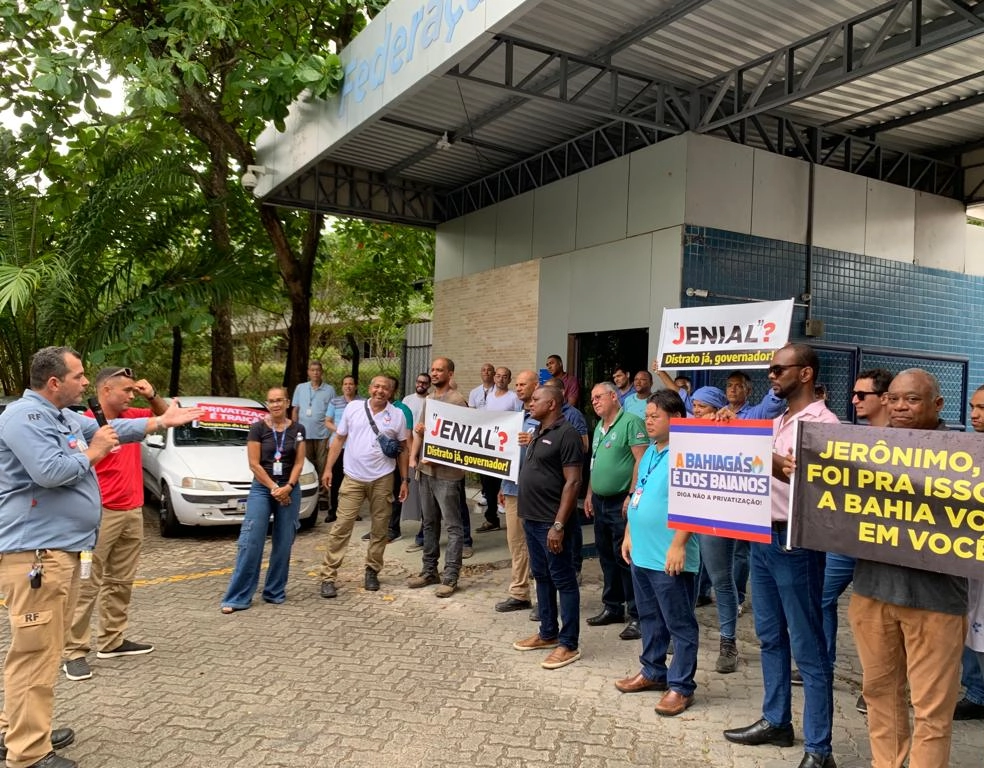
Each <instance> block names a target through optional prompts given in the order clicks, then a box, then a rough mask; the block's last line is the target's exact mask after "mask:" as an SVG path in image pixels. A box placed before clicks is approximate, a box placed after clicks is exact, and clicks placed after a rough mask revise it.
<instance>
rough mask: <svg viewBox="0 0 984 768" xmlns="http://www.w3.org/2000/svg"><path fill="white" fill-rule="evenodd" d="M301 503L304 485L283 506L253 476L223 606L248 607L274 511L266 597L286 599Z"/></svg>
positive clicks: (272, 600) (267, 600)
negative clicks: (234, 565) (288, 573)
mask: <svg viewBox="0 0 984 768" xmlns="http://www.w3.org/2000/svg"><path fill="white" fill-rule="evenodd" d="M300 507H301V488H300V486H295V488H294V490H293V491H292V492H291V494H290V504H288V505H287V506H286V507H285V506H282V505H281V504H280V503H279V502H278V501H276V500H274V498H273V496H271V495H270V489H269V488H267V487H266V486H265V485H263V484H262V483H260V482H259V481H257V480H253V483H252V485H250V488H249V496H247V497H246V517H244V518H243V526H242V528H240V530H239V545H238V547H239V549H238V551H237V553H236V567H235V568H234V569H233V571H232V578H231V579H230V580H229V587H228V589H226V593H225V597H223V598H222V607H223V608H235V609H236V610H237V611H241V610H243V609H244V608H249V604H250V603H251V602H252V601H253V593H254V592H256V587H257V585H258V584H259V582H260V561H261V560H262V559H263V544H264V542H265V541H266V533H267V526H268V525H269V524H270V515H273V544H272V546H271V548H270V565H269V566H268V568H267V575H266V582H265V583H264V585H263V599H264V600H265V601H266V602H268V603H282V602H284V600H286V599H287V572H288V569H289V568H290V549H291V547H292V546H293V545H294V535H295V534H296V533H297V529H298V528H299V527H300V523H299V522H298V519H297V515H298V511H299V510H300Z"/></svg>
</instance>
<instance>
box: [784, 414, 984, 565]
mask: <svg viewBox="0 0 984 768" xmlns="http://www.w3.org/2000/svg"><path fill="white" fill-rule="evenodd" d="M797 443H798V446H797V451H796V474H795V477H794V479H793V488H792V499H793V503H792V514H791V516H790V531H789V535H790V541H791V542H792V544H793V545H794V546H798V547H807V548H809V549H819V550H824V551H827V552H837V553H839V554H842V555H850V556H851V557H858V558H863V559H865V560H875V561H878V562H883V563H894V564H896V565H906V566H910V567H912V568H921V569H923V570H927V571H936V572H938V573H948V574H951V575H954V576H975V577H977V578H980V576H981V573H982V569H984V537H982V533H984V477H982V476H981V460H982V458H984V440H981V438H980V437H979V436H977V435H973V434H969V435H968V434H963V433H960V432H948V431H945V430H920V429H888V428H884V429H878V428H875V427H861V426H852V425H842V424H819V423H815V422H800V424H799V434H798V436H797Z"/></svg>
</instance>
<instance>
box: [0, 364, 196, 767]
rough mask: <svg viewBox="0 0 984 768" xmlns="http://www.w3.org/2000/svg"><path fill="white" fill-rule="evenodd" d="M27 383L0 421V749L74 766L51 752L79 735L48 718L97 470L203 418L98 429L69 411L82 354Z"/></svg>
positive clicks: (188, 412)
mask: <svg viewBox="0 0 984 768" xmlns="http://www.w3.org/2000/svg"><path fill="white" fill-rule="evenodd" d="M30 385H31V388H30V389H28V390H26V391H25V392H24V395H23V397H22V398H21V399H20V400H18V401H16V402H15V403H12V404H11V405H10V406H8V407H7V409H6V411H4V413H3V414H2V415H0V592H2V593H3V594H4V595H5V596H6V603H7V613H8V617H9V620H10V648H9V650H8V651H7V658H6V661H5V663H4V708H3V713H2V715H0V733H2V734H3V741H2V745H0V751H2V753H3V754H2V756H3V757H4V758H6V759H7V760H8V764H9V765H18V766H27V767H28V768H34V767H35V766H40V767H42V768H74V766H76V763H75V762H74V761H72V760H66V759H65V758H63V757H60V756H58V755H56V754H55V753H54V751H53V750H54V748H55V747H58V748H61V747H64V746H68V745H69V744H71V743H72V742H73V741H74V739H75V734H74V733H73V732H72V730H71V729H70V728H59V729H56V730H55V731H52V730H51V715H52V710H53V707H54V684H55V678H56V677H57V675H58V665H59V662H60V661H61V654H62V649H63V647H64V644H65V628H66V626H68V625H70V623H71V620H72V613H73V611H74V609H75V602H76V599H77V597H78V591H79V579H80V576H81V575H82V574H81V568H80V559H81V558H80V553H89V557H91V553H92V548H93V546H94V545H95V542H96V529H97V528H98V526H99V516H100V497H99V483H98V481H97V480H96V473H95V471H94V470H93V465H95V464H97V463H98V462H99V461H101V460H102V459H103V458H105V457H106V456H108V455H109V453H110V451H112V450H113V449H114V448H115V447H116V446H118V445H119V444H120V443H121V442H123V443H129V442H136V441H138V440H141V439H142V438H143V437H144V435H145V434H146V433H147V432H153V431H156V430H157V429H161V428H165V427H172V426H178V425H180V424H186V423H188V422H189V421H192V420H194V419H197V418H200V417H201V415H202V411H201V409H199V408H180V407H178V406H177V404H172V405H171V406H170V407H169V408H168V409H167V410H166V411H165V412H164V413H163V414H162V415H161V416H151V417H149V418H138V419H113V420H112V421H111V422H110V423H109V424H107V425H105V426H102V427H100V426H99V424H98V423H97V422H96V420H95V419H90V418H87V417H85V416H82V415H80V414H77V413H74V412H72V411H70V410H65V409H67V408H68V406H70V405H76V404H78V403H80V402H81V401H82V393H83V392H85V389H86V387H87V386H88V385H89V380H88V379H87V378H86V377H85V369H84V368H83V366H82V360H81V358H80V357H79V354H78V352H75V351H74V350H72V349H70V348H68V347H45V348H44V349H41V350H39V351H38V352H37V353H35V355H34V357H33V358H32V359H31V370H30Z"/></svg>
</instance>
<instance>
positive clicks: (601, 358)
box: [573, 328, 650, 418]
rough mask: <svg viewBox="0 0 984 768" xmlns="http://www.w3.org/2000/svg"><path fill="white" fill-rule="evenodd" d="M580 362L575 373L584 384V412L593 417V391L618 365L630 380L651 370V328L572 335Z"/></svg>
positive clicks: (607, 378) (582, 394) (582, 398)
mask: <svg viewBox="0 0 984 768" xmlns="http://www.w3.org/2000/svg"><path fill="white" fill-rule="evenodd" d="M573 336H574V338H573V341H574V348H575V354H574V359H575V360H576V361H577V367H576V369H575V373H577V378H578V381H580V382H581V403H580V405H581V409H582V410H583V411H584V412H585V413H586V414H588V415H590V416H591V417H592V418H593V417H594V412H593V411H592V410H591V388H592V387H593V386H594V385H595V384H597V383H598V382H599V381H611V380H612V371H613V370H614V369H615V367H616V366H621V367H623V368H625V370H626V372H627V373H628V374H629V379H630V380H631V379H632V377H633V376H635V374H636V372H637V371H648V370H649V363H650V361H649V360H648V357H649V329H648V328H629V329H626V330H619V331H593V332H591V333H578V334H574V335H573Z"/></svg>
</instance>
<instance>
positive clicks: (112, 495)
mask: <svg viewBox="0 0 984 768" xmlns="http://www.w3.org/2000/svg"><path fill="white" fill-rule="evenodd" d="M137 395H139V396H140V397H142V398H144V399H145V400H146V401H147V402H148V403H149V404H150V408H131V407H130V403H132V402H133V399H134V398H135V397H136V396H137ZM96 397H97V398H98V399H99V406H100V407H101V408H102V411H103V414H104V415H105V416H106V418H107V419H139V418H147V417H150V416H160V415H162V414H163V413H164V411H166V410H167V403H166V402H165V401H164V398H163V397H161V396H160V394H158V392H157V389H156V388H155V387H154V386H153V385H152V384H151V383H150V382H149V381H147V380H146V379H140V380H139V381H137V380H135V376H134V374H133V371H132V370H131V369H130V368H119V367H117V368H103V369H102V370H101V371H99V373H97V374H96ZM86 416H92V411H86ZM96 477H97V478H98V479H99V492H100V495H101V496H102V519H101V521H100V523H99V538H98V539H97V540H96V547H95V549H94V550H93V551H92V575H91V576H90V577H89V578H88V579H84V580H83V582H82V586H81V587H80V588H79V601H78V604H77V605H76V606H75V615H74V617H73V618H72V626H71V627H70V628H69V630H68V633H67V636H66V639H65V653H64V662H63V664H62V669H64V671H65V677H67V678H68V679H69V680H88V679H89V678H90V677H92V670H91V669H90V668H89V663H88V661H86V654H88V652H89V650H90V645H91V640H92V630H91V629H90V627H89V624H90V622H91V621H92V613H93V609H94V608H95V606H96V602H97V601H98V603H99V634H98V637H97V640H96V647H97V648H98V651H97V653H96V657H97V658H100V659H110V658H117V657H124V656H139V655H142V654H145V653H150V652H151V651H153V650H154V646H153V645H149V644H146V643H135V642H133V641H131V640H127V639H125V637H124V634H125V632H126V627H127V613H128V611H129V608H130V597H131V595H132V594H133V580H134V579H135V578H136V575H137V561H138V560H139V558H140V547H141V544H142V542H143V503H144V490H143V468H142V466H141V463H140V445H139V444H138V443H127V444H126V445H121V446H119V449H118V450H117V449H114V450H112V451H110V453H109V455H108V456H107V457H106V458H105V459H103V460H102V461H100V462H99V463H98V464H97V465H96Z"/></svg>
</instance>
